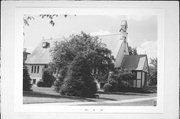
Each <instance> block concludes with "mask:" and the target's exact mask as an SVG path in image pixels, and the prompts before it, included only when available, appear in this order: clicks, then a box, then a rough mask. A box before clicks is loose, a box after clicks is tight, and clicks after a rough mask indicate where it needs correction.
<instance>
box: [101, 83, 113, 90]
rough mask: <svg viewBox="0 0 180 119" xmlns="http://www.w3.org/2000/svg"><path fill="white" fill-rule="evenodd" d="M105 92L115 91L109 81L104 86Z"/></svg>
mask: <svg viewBox="0 0 180 119" xmlns="http://www.w3.org/2000/svg"><path fill="white" fill-rule="evenodd" d="M103 90H104V92H112V91H113V86H112V85H111V84H109V83H106V84H105V85H104V87H103Z"/></svg>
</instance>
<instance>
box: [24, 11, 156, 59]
mask: <svg viewBox="0 0 180 119" xmlns="http://www.w3.org/2000/svg"><path fill="white" fill-rule="evenodd" d="M32 16H33V15H32ZM33 17H34V18H35V19H34V20H30V21H29V26H24V34H25V35H24V48H27V51H28V52H30V53H31V52H32V51H33V50H34V48H35V47H36V46H37V45H38V43H39V42H40V41H41V40H42V39H43V38H44V39H49V38H63V37H68V36H69V35H71V34H80V33H81V31H83V32H85V33H88V34H90V35H93V36H95V35H98V36H99V37H100V38H101V40H102V41H103V39H104V41H106V43H107V44H108V45H109V46H111V49H112V48H114V49H118V43H119V39H120V35H119V29H120V23H121V21H122V20H124V19H125V20H127V23H128V30H127V32H128V39H127V41H128V44H129V45H130V46H131V47H135V48H137V52H138V54H147V56H148V58H156V57H157V17H156V16H147V15H146V16H111V15H109V16H104V15H103V16H101V15H77V16H73V15H71V16H69V15H68V16H67V17H66V18H65V17H64V15H59V16H58V17H56V18H54V22H55V25H54V27H53V26H52V25H51V24H50V23H49V21H50V20H49V19H48V18H44V19H42V18H41V17H39V16H38V15H36V16H33Z"/></svg>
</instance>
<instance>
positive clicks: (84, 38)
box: [51, 32, 114, 73]
mask: <svg viewBox="0 0 180 119" xmlns="http://www.w3.org/2000/svg"><path fill="white" fill-rule="evenodd" d="M68 39H69V40H67V39H65V40H64V41H61V42H57V43H56V45H55V47H54V48H53V49H51V54H52V59H53V63H54V64H55V66H56V68H57V69H59V70H60V69H63V68H67V67H68V65H69V64H70V63H71V62H72V61H73V60H74V58H75V57H76V56H77V55H78V54H82V53H84V54H88V55H89V66H90V68H91V69H98V71H99V72H102V73H105V72H109V70H110V69H113V68H114V64H113V60H114V58H113V57H112V56H111V51H110V50H108V49H107V48H106V47H105V45H104V44H103V43H101V42H100V41H99V38H98V37H92V36H90V35H88V34H86V33H84V32H81V34H79V35H71V36H70V37H69V38H68Z"/></svg>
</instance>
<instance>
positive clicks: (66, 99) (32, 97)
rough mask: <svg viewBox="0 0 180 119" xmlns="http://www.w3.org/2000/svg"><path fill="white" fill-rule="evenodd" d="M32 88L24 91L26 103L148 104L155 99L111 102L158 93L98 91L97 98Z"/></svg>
mask: <svg viewBox="0 0 180 119" xmlns="http://www.w3.org/2000/svg"><path fill="white" fill-rule="evenodd" d="M32 90H33V91H24V92H23V103H24V104H39V103H73V102H76V103H79V105H143V106H146V105H154V100H148V101H141V102H136V103H128V104H125V103H122V104H116V103H112V104H111V102H112V101H113V102H115V101H121V100H129V99H139V98H147V97H156V93H149V94H145V93H130V92H118V93H103V92H98V93H97V95H98V97H97V98H80V97H73V96H61V95H60V94H59V93H57V92H55V91H54V89H53V88H42V87H35V86H33V88H32ZM87 102H90V104H88V103H87ZM91 103H92V104H91ZM105 103H106V104H105ZM74 104H75V103H74Z"/></svg>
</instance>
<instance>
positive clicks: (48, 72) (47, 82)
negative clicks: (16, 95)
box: [42, 68, 55, 87]
mask: <svg viewBox="0 0 180 119" xmlns="http://www.w3.org/2000/svg"><path fill="white" fill-rule="evenodd" d="M42 80H43V86H44V87H51V86H52V85H53V83H54V81H55V77H54V76H53V71H52V69H50V68H46V69H44V71H43V75H42Z"/></svg>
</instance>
